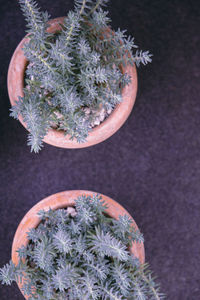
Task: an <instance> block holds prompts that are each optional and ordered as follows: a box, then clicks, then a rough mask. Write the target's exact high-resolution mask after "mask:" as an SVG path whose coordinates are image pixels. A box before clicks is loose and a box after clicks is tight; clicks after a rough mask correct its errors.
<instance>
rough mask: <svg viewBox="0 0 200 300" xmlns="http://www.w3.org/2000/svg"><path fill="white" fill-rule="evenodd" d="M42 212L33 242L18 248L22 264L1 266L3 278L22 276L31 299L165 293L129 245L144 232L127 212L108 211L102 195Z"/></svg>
mask: <svg viewBox="0 0 200 300" xmlns="http://www.w3.org/2000/svg"><path fill="white" fill-rule="evenodd" d="M38 215H39V217H40V219H41V222H40V224H39V225H38V226H37V227H36V228H32V229H30V230H29V232H28V233H27V234H28V238H29V243H28V245H27V246H24V245H22V247H21V248H20V249H18V251H17V252H18V257H19V263H18V265H17V266H15V265H14V264H13V263H12V261H10V263H9V264H7V265H6V266H4V267H3V268H1V269H0V280H1V282H2V284H7V285H10V284H11V283H12V282H13V281H16V282H19V280H20V279H22V278H23V287H22V291H23V292H24V295H27V296H29V299H46V300H54V299H62V300H64V299H70V300H83V299H87V300H90V299H91V300H105V299H107V300H133V299H137V300H143V299H145V300H153V299H154V300H160V299H163V298H164V297H163V295H162V294H161V293H160V292H159V286H158V285H157V284H156V283H155V281H154V279H153V278H152V275H151V272H150V271H149V269H148V266H147V265H141V264H140V262H139V260H138V259H137V258H136V257H134V256H133V254H131V253H130V251H129V245H131V244H132V243H133V242H141V241H143V238H142V235H141V234H140V232H139V231H138V232H137V236H136V237H135V236H134V235H133V234H132V232H135V230H134V226H133V224H131V221H130V220H129V218H128V217H127V216H121V217H120V219H119V221H117V220H113V219H112V218H111V217H109V216H108V215H107V214H106V205H105V203H104V202H103V201H102V199H101V197H100V196H99V195H95V194H94V195H93V196H92V197H91V196H84V195H83V196H81V197H79V198H78V199H76V200H75V206H74V207H73V208H63V209H58V210H55V211H53V210H49V211H40V212H39V214H38ZM132 227H133V229H132ZM120 228H121V230H122V231H121V232H120ZM122 237H123V238H122Z"/></svg>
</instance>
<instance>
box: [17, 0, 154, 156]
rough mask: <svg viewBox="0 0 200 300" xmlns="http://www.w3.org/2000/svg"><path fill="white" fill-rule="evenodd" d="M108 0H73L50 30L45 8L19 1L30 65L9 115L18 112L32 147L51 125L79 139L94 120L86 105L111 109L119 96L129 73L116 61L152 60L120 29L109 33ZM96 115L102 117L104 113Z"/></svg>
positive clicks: (37, 146)
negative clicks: (57, 27) (58, 26)
mask: <svg viewBox="0 0 200 300" xmlns="http://www.w3.org/2000/svg"><path fill="white" fill-rule="evenodd" d="M107 2H108V0H75V8H74V10H73V11H69V13H68V14H67V17H66V18H65V19H64V23H63V25H62V29H61V30H60V31H58V32H56V33H49V32H47V28H48V21H49V15H48V13H47V12H41V11H40V9H39V8H38V6H37V3H36V2H35V1H33V0H19V3H20V6H21V9H22V11H23V13H24V16H25V18H26V21H27V27H28V33H29V38H30V40H29V42H27V43H26V44H25V45H24V47H23V51H24V53H25V56H26V58H27V59H28V61H29V64H28V67H27V69H26V72H25V87H24V97H19V99H18V101H16V105H15V106H13V108H12V109H11V116H13V117H14V118H16V119H18V117H19V115H21V116H22V117H23V119H24V122H25V123H26V125H27V129H28V130H29V132H30V133H29V135H28V145H30V146H31V151H35V152H38V151H39V150H40V149H41V147H42V140H43V138H44V136H45V135H46V134H47V132H48V130H49V129H50V128H52V127H53V128H55V129H56V130H63V131H64V133H65V134H68V135H69V136H70V138H71V139H76V140H77V141H78V142H80V143H81V142H84V141H85V140H86V138H87V136H88V133H89V131H90V130H91V129H92V127H94V124H96V125H98V124H99V120H98V121H97V123H95V120H96V114H93V113H88V108H89V109H91V110H89V112H90V111H98V110H99V109H103V110H105V112H109V113H110V112H111V111H112V109H113V108H114V107H115V106H116V105H117V104H118V103H120V102H121V101H122V88H123V87H124V86H125V85H127V84H129V83H130V78H129V76H128V75H127V74H126V73H123V72H122V68H121V66H122V65H123V66H125V65H127V64H133V62H135V63H136V65H137V66H139V65H140V63H142V64H144V65H146V64H147V63H148V62H150V61H151V54H149V51H145V52H142V51H139V50H136V52H135V54H133V53H132V50H133V48H137V46H136V45H135V43H134V39H133V38H131V37H130V36H128V37H127V36H126V34H125V31H120V29H118V30H117V31H112V32H111V29H110V26H109V23H110V19H109V18H108V12H107V11H104V10H103V8H104V6H105V5H106V3H107ZM101 117H102V116H100V120H101V121H102V120H103V119H104V117H105V116H103V119H101ZM92 124H93V125H92Z"/></svg>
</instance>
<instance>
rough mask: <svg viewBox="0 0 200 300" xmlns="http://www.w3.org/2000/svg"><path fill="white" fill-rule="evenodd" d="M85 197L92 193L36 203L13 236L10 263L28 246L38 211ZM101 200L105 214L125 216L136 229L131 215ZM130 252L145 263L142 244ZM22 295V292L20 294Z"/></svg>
mask: <svg viewBox="0 0 200 300" xmlns="http://www.w3.org/2000/svg"><path fill="white" fill-rule="evenodd" d="M83 194H84V195H86V196H92V195H93V194H94V192H91V191H84V190H74V191H65V192H61V193H57V194H54V195H51V196H49V197H47V198H45V199H43V200H42V201H40V202H38V203H37V204H36V205H35V206H33V207H32V208H31V209H30V210H29V211H28V213H27V214H26V215H25V216H24V218H23V219H22V221H21V222H20V224H19V226H18V228H17V231H16V233H15V236H14V240H13V245H12V261H13V263H14V264H17V263H18V255H17V252H16V251H17V249H18V248H20V247H22V246H23V245H24V246H26V245H27V244H28V238H27V232H28V231H29V230H30V229H31V228H35V227H37V225H38V224H39V222H40V219H39V217H38V215H37V213H38V212H39V211H40V210H46V211H48V210H49V208H51V209H53V210H55V209H59V208H65V207H68V206H73V205H74V204H75V202H74V199H76V198H77V197H78V196H81V195H83ZM100 195H101V196H102V200H104V201H105V203H106V204H107V206H108V209H107V211H106V212H107V214H108V215H109V216H110V217H112V218H115V219H118V218H119V215H125V214H127V215H128V216H129V217H130V218H131V219H132V221H133V226H134V228H135V229H138V226H137V224H136V223H135V221H134V220H133V218H132V217H131V215H130V214H129V213H128V212H127V211H126V210H125V209H124V208H123V207H122V206H121V205H120V204H119V203H117V202H116V201H114V200H113V199H111V198H109V197H107V196H105V195H102V194H100ZM130 252H131V253H132V254H134V256H135V257H137V258H138V259H139V260H140V262H141V263H142V264H143V263H144V261H145V253H144V244H143V243H136V242H134V243H133V244H132V247H131V248H130ZM21 286H22V284H21V283H20V282H19V283H18V287H19V289H20V290H21ZM21 292H22V290H21ZM22 294H23V292H22ZM24 297H25V298H26V299H28V298H27V297H26V296H24Z"/></svg>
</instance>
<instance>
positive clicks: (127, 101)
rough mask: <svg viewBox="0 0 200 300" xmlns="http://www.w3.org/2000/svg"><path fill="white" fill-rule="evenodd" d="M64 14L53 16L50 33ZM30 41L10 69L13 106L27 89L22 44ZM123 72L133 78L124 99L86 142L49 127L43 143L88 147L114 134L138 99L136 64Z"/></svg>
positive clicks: (62, 146)
mask: <svg viewBox="0 0 200 300" xmlns="http://www.w3.org/2000/svg"><path fill="white" fill-rule="evenodd" d="M63 20H64V17H60V18H56V19H53V20H51V21H50V22H49V24H50V27H49V28H48V31H49V32H55V31H57V30H59V29H60V25H59V24H60V23H62V22H63ZM27 41H28V38H27V36H26V37H25V38H23V39H22V41H21V42H20V43H19V45H18V46H17V48H16V50H15V52H14V54H13V56H12V58H11V61H10V65H9V69H8V78H7V84H8V94H9V98H10V103H11V105H12V106H13V105H14V104H15V101H17V100H18V97H19V96H21V97H23V88H24V72H25V69H26V66H27V63H28V61H27V59H26V58H25V56H24V53H23V50H22V48H23V45H24V43H25V42H27ZM122 70H123V72H124V73H125V72H126V73H127V74H128V75H129V76H130V77H131V83H130V84H129V85H127V86H126V87H125V88H124V89H123V91H122V97H123V101H122V102H121V103H120V104H118V105H117V106H116V108H115V109H114V111H113V112H112V114H111V115H110V116H109V117H108V118H107V119H106V120H105V121H104V122H103V123H101V124H100V125H99V126H96V127H95V128H94V129H92V130H91V131H90V132H89V135H88V137H87V139H86V142H84V143H78V142H77V141H76V140H73V141H72V140H70V136H69V135H64V133H63V132H62V131H57V130H55V129H50V130H49V131H48V133H47V135H46V136H45V137H44V142H46V143H47V144H50V145H53V146H57V147H61V148H85V147H89V146H92V145H95V144H98V143H101V142H103V141H104V140H106V139H108V138H109V137H110V136H112V135H113V134H114V133H115V132H116V131H118V129H119V128H120V127H121V126H122V125H123V124H124V123H125V121H126V120H127V118H128V116H129V115H130V113H131V111H132V108H133V105H134V103H135V99H136V93H137V72H136V67H135V65H134V66H130V65H128V66H126V67H125V68H124V67H123V68H122ZM19 121H20V122H21V124H22V125H23V126H24V127H25V128H26V124H25V123H24V121H23V119H22V117H21V116H20V117H19Z"/></svg>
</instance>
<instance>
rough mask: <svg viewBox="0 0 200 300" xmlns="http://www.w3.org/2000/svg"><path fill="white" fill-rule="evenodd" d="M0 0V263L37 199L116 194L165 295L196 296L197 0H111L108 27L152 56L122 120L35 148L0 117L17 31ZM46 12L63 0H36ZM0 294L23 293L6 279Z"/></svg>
mask: <svg viewBox="0 0 200 300" xmlns="http://www.w3.org/2000/svg"><path fill="white" fill-rule="evenodd" d="M0 4H1V6H0V23H1V25H0V28H1V29H0V30H1V34H0V39H1V41H0V45H1V47H0V66H1V77H0V85H1V87H0V93H1V106H0V107H1V108H0V135H1V143H0V147H1V149H0V154H1V175H0V176H1V177H0V182H1V184H0V193H1V202H0V264H1V265H3V264H4V263H6V262H7V261H8V260H9V258H10V251H11V245H12V239H13V235H14V233H15V230H16V228H17V225H18V223H19V222H20V220H21V218H22V217H23V216H24V214H25V213H26V212H27V211H28V210H29V209H30V208H31V207H32V206H33V205H34V204H35V203H36V202H38V201H39V200H41V199H43V198H44V197H46V196H48V195H50V194H53V193H56V192H59V191H63V190H70V189H88V190H93V191H97V192H100V193H104V194H106V195H108V196H110V197H112V198H113V199H115V200H117V201H118V202H120V203H121V204H122V205H123V206H124V207H125V208H126V209H127V210H128V211H129V212H130V213H131V214H132V216H133V217H134V219H135V220H136V222H137V224H138V226H139V228H140V229H141V231H142V232H143V233H144V236H145V249H146V260H147V261H148V262H149V263H150V264H151V269H152V270H153V271H154V273H155V274H156V275H157V276H158V277H159V282H160V283H161V286H162V291H163V292H165V293H166V294H167V299H170V300H174V299H178V300H179V299H180V300H194V299H200V288H199V285H200V282H199V278H200V275H199V271H200V269H199V260H200V251H199V250H200V239H199V238H200V235H199V233H200V226H199V209H200V199H199V198H200V135H199V129H200V103H199V92H200V88H199V74H200V71H199V59H200V57H199V50H198V49H199V48H198V47H199V46H200V45H199V32H197V30H198V28H199V24H198V19H197V16H198V6H199V1H189V0H188V1H186V0H174V1H166V0H165V1H164V0H154V1H152V0H134V1H133V0H129V1H128V0H126V1H123V0H111V1H110V4H109V9H110V16H111V17H112V20H113V22H112V26H113V28H115V29H117V28H118V27H120V28H121V29H128V33H129V34H131V35H132V36H134V37H135V39H136V42H137V43H138V44H139V45H140V46H141V48H142V49H149V50H150V51H151V52H152V53H153V54H154V57H153V63H152V64H151V65H148V66H147V67H146V68H143V67H142V68H141V69H139V71H138V77H139V91H138V95H137V100H136V104H135V106H134V109H133V112H132V114H131V116H130V117H129V119H128V121H127V122H126V123H125V125H124V126H123V127H122V128H121V129H120V130H119V131H118V132H117V133H116V134H115V135H114V136H112V137H111V138H110V139H108V140H107V141H105V142H103V143H101V144H99V145H96V146H93V147H91V148H87V149H82V150H65V149H59V148H55V147H52V146H49V145H46V144H45V147H44V149H43V150H42V152H40V153H39V154H38V155H36V154H32V153H30V149H29V148H28V147H27V146H26V138H27V133H26V130H25V129H24V128H23V127H22V125H21V124H20V123H19V122H17V121H15V120H13V119H12V118H9V116H8V114H9V113H8V110H9V107H10V104H9V99H8V95H7V87H6V76H7V69H8V64H9V61H10V58H11V56H12V53H13V51H14V49H15V48H16V46H17V44H18V43H19V41H20V40H21V39H22V38H23V36H24V29H25V22H24V18H23V16H22V14H21V12H20V10H19V6H18V3H17V1H5V0H4V1H1V3H0ZM39 4H40V6H41V7H42V9H44V10H46V9H47V10H48V12H49V13H50V14H51V16H52V17H58V16H63V15H65V14H67V11H68V10H69V9H70V8H72V7H73V1H72V0H57V1H53V0H48V1H47V0H40V1H39ZM0 299H1V300H5V299H23V297H22V296H21V294H20V292H19V290H18V288H17V287H16V285H13V286H12V287H2V286H1V287H0Z"/></svg>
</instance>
